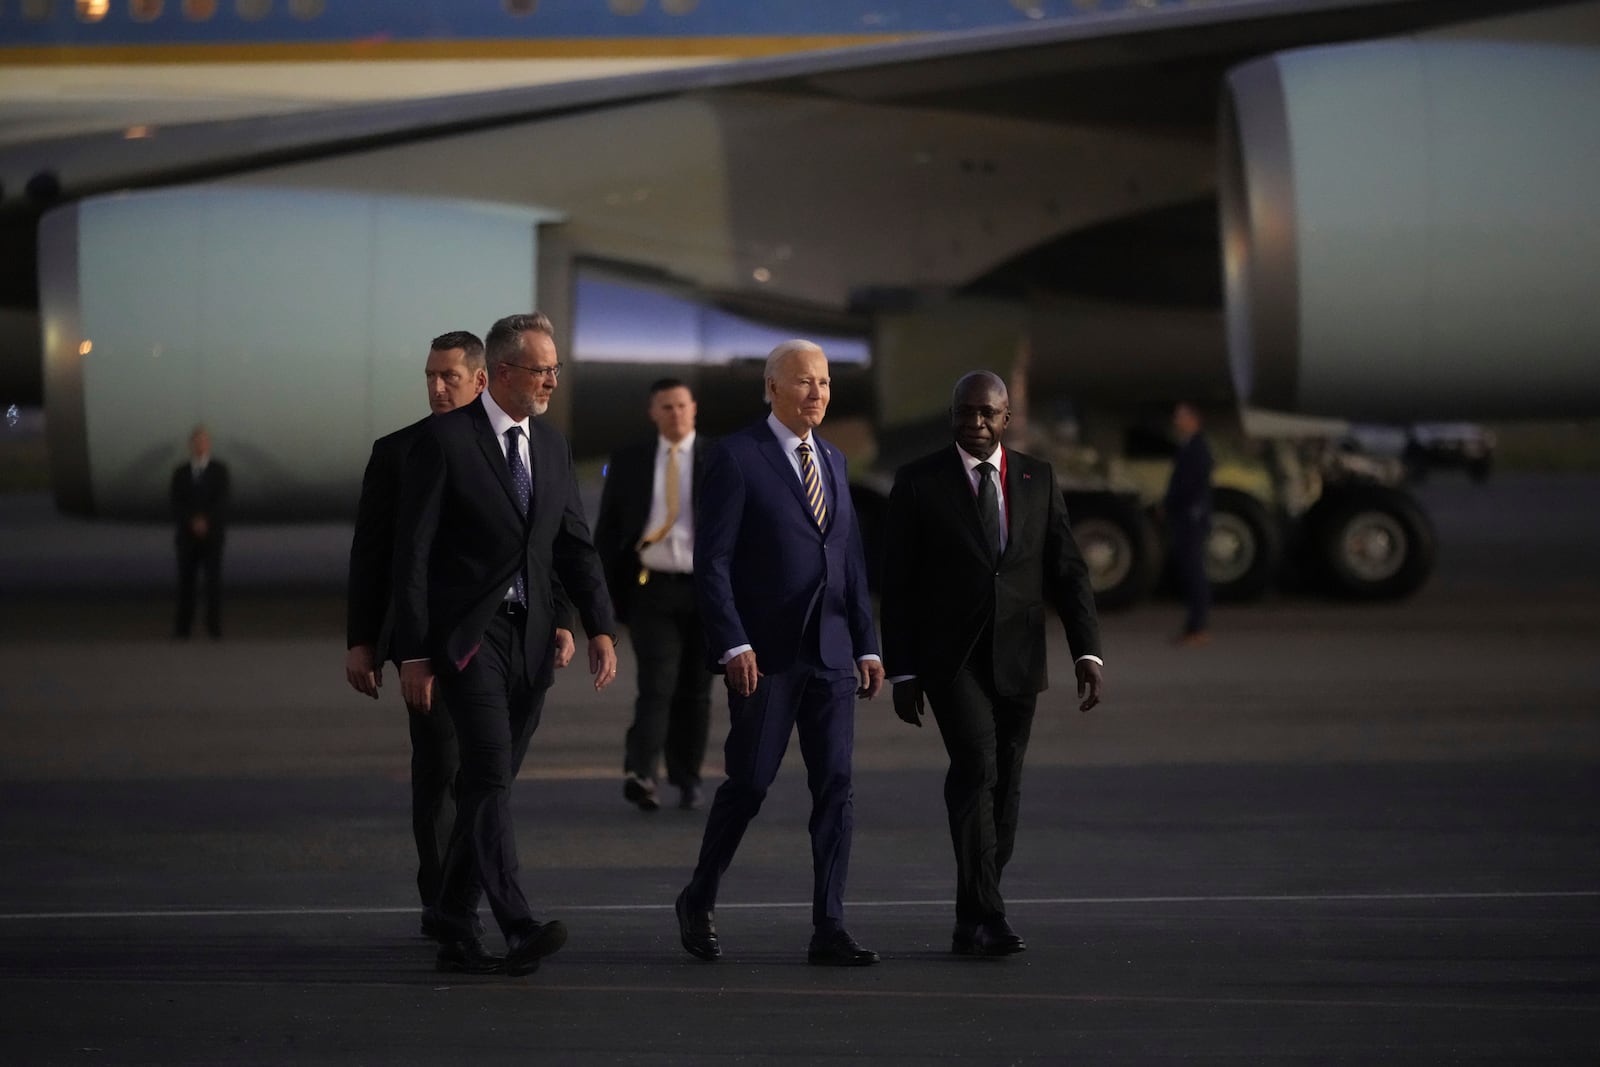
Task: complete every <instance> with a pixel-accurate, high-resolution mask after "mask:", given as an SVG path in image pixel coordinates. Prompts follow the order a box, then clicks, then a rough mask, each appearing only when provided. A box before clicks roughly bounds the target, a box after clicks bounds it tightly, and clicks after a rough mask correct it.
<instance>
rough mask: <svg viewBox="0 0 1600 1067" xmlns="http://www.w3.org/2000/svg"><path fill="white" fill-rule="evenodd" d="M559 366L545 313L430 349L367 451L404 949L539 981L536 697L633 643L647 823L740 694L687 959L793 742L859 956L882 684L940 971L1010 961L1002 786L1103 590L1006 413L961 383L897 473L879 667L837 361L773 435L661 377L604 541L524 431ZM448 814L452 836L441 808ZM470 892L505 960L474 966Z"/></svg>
mask: <svg viewBox="0 0 1600 1067" xmlns="http://www.w3.org/2000/svg"><path fill="white" fill-rule="evenodd" d="M560 372H561V364H560V362H559V360H558V358H557V352H556V345H555V340H554V337H553V330H552V327H551V325H550V322H549V320H548V319H547V318H546V317H545V316H543V315H540V314H537V313H535V314H531V315H516V316H511V317H508V318H505V319H501V320H500V321H498V322H496V323H495V324H494V326H493V327H492V328H491V329H490V331H489V333H488V336H487V338H486V339H485V342H484V343H483V344H479V343H478V341H477V339H476V338H475V337H473V336H472V335H471V334H468V333H465V332H458V333H451V334H444V335H442V336H440V337H439V338H436V339H435V340H434V342H433V344H432V346H431V348H430V351H429V353H428V357H427V381H428V400H429V406H430V409H431V414H430V415H429V416H428V417H427V418H425V419H423V420H421V421H419V422H417V423H414V424H412V425H411V426H408V427H405V428H404V429H402V430H399V431H396V432H395V433H393V434H390V435H388V436H387V437H384V438H381V439H379V440H378V441H377V442H375V444H374V446H373V451H372V458H371V460H370V461H369V463H368V467H367V471H366V475H365V477H364V480H363V486H362V494H361V503H360V507H359V514H358V518H357V523H356V530H355V536H354V539H353V541H352V546H351V564H350V594H349V600H350V603H349V633H348V635H347V636H348V642H347V643H348V646H349V651H348V653H347V657H346V662H345V670H346V677H347V680H348V681H349V683H350V684H351V685H352V686H353V687H354V688H356V689H357V690H358V691H360V692H363V693H365V694H367V695H369V696H373V697H376V696H377V695H378V692H379V687H380V685H381V682H382V664H383V662H385V661H392V662H394V663H395V664H397V665H398V669H399V673H400V680H401V690H402V694H403V696H404V699H405V703H406V706H407V709H408V714H409V716H410V724H411V737H412V743H413V828H414V830H415V836H416V839H417V847H418V854H419V870H418V878H417V884H418V890H419V893H420V895H421V898H422V903H423V913H422V930H423V933H424V934H426V935H427V936H429V937H432V938H433V939H434V940H436V941H438V942H439V950H438V956H437V965H438V967H439V968H440V969H443V970H449V971H465V972H473V973H502V974H510V975H520V974H528V973H531V972H532V971H534V970H536V969H537V968H538V967H539V965H540V961H541V960H542V959H544V958H546V957H548V956H549V955H550V954H551V953H553V952H555V951H557V950H558V949H559V948H561V947H562V945H563V944H564V943H565V941H566V939H567V929H566V927H565V925H564V924H563V923H562V922H561V921H560V920H559V919H551V918H541V917H538V916H536V914H535V911H534V909H533V907H532V906H531V905H530V903H529V901H528V899H527V896H526V894H525V893H524V891H523V888H522V886H521V883H520V880H519V877H518V865H517V856H516V842H515V835H514V832H513V828H512V824H511V809H510V803H509V796H510V790H511V788H512V784H513V782H514V781H515V779H516V775H517V771H518V769H519V768H520V766H521V764H522V760H523V757H524V755H525V754H526V752H527V748H528V744H529V742H530V739H531V738H532V736H533V733H534V731H535V729H536V728H537V726H538V723H539V720H540V717H541V714H542V711H543V706H544V701H545V697H546V693H547V691H548V689H549V687H550V685H551V682H552V680H553V678H554V672H555V671H556V670H557V669H559V668H561V667H564V666H565V665H566V664H567V663H568V662H569V661H570V660H571V659H572V658H573V656H574V654H575V640H574V638H573V632H574V630H575V629H576V628H577V627H578V626H581V627H582V629H583V631H584V634H585V635H586V638H587V663H588V669H589V672H590V675H591V676H592V679H593V682H592V684H593V685H594V686H595V687H596V688H597V689H603V688H604V687H606V686H608V685H609V684H611V682H612V681H613V680H614V679H615V676H616V672H617V653H616V635H617V632H618V626H619V622H626V623H627V624H628V626H629V632H630V635H631V638H632V647H633V650H634V654H635V659H636V662H637V671H638V699H637V701H636V704H635V714H634V720H633V724H632V726H631V727H630V728H629V731H628V737H627V743H626V754H625V758H624V775H625V777H624V783H623V791H624V796H625V798H626V799H627V800H628V801H629V802H630V803H632V804H635V805H637V806H638V807H640V808H641V809H644V810H654V809H655V808H656V807H657V806H659V803H660V799H659V797H658V782H657V776H658V766H659V764H660V762H661V760H662V756H663V754H664V756H665V766H666V778H667V782H668V783H669V784H670V785H672V786H673V787H675V788H676V789H677V793H678V795H677V802H678V804H679V806H680V807H684V808H695V807H698V806H699V805H700V804H701V803H702V799H703V793H702V786H701V781H700V770H701V762H702V760H703V757H704V752H705V747H706V743H707V732H708V722H709V707H710V682H711V679H712V677H713V676H714V675H718V674H720V675H721V676H722V677H723V679H724V683H725V688H726V690H727V694H728V712H729V731H728V736H727V738H726V740H725V743H724V771H725V775H726V777H725V780H724V781H723V782H722V783H721V785H720V786H719V787H718V788H717V790H716V792H715V795H714V797H713V798H712V801H711V804H710V809H709V811H708V813H707V816H706V825H705V830H704V834H703V836H702V841H701V847H700V853H699V856H698V859H697V861H696V863H695V866H694V869H693V872H692V873H691V874H690V876H689V878H688V881H687V884H686V885H685V886H684V888H683V890H682V892H681V893H679V895H678V897H677V900H676V902H675V911H676V917H677V921H678V928H679V936H680V940H681V942H682V944H683V947H684V948H685V950H686V951H688V952H689V953H690V954H692V955H694V956H696V957H698V958H700V959H704V960H715V959H717V958H719V957H720V955H721V945H720V941H719V938H718V935H717V932H716V925H715V906H716V901H717V898H718V895H719V891H720V888H721V883H722V880H723V877H724V875H725V874H726V872H727V871H728V869H729V867H730V865H731V863H732V860H733V858H734V855H735V853H736V852H737V850H738V847H739V844H740V842H741V840H742V839H743V836H744V834H745V832H746V830H747V828H748V827H749V824H750V823H751V821H752V820H753V819H754V818H755V816H756V814H757V813H758V812H759V810H760V808H761V806H762V803H763V801H764V800H765V798H766V794H767V791H768V788H769V787H770V786H771V784H772V782H773V780H774V779H775V777H776V775H777V772H778V768H779V765H780V764H781V762H782V760H783V757H784V753H785V749H786V748H787V746H788V742H789V737H790V735H791V733H797V736H798V739H799V744H800V749H801V755H802V757H803V759H804V762H805V766H806V775H807V784H808V786H809V788H810V792H811V798H812V812H811V819H810V831H811V848H812V860H813V874H814V877H813V886H812V900H813V905H812V915H811V918H812V934H811V940H810V945H809V948H808V951H807V959H808V961H809V962H811V963H814V964H823V965H841V966H862V965H868V964H872V963H876V962H877V961H878V955H877V953H876V952H873V951H872V950H870V949H867V948H865V947H863V946H862V945H861V944H860V943H859V942H858V941H856V939H855V938H854V937H853V936H852V935H851V934H850V933H849V931H848V929H847V928H846V926H845V916H844V910H845V909H844V898H845V884H846V880H847V876H848V870H849V860H850V848H851V839H852V833H853V827H854V821H855V817H854V797H853V789H852V778H851V774H852V767H851V764H852V752H853V742H854V723H855V703H856V700H857V699H858V698H863V697H864V698H866V699H868V700H870V699H872V698H874V697H876V696H877V695H878V693H879V692H880V691H881V689H882V687H883V685H884V684H885V680H886V675H885V670H886V668H887V670H889V671H890V672H893V673H892V674H891V675H889V676H888V681H890V682H892V683H893V685H894V689H893V704H894V710H895V713H896V714H897V715H898V716H899V717H900V718H901V719H903V720H904V721H905V722H907V723H908V724H911V725H914V726H920V725H921V724H922V720H923V717H924V715H925V713H926V711H927V710H931V712H932V717H933V720H934V722H935V723H936V725H937V726H938V728H939V731H940V734H941V736H942V737H943V740H944V744H945V748H946V750H947V752H948V754H949V756H950V769H949V772H948V774H947V776H946V779H945V787H944V795H945V801H946V810H947V813H948V818H949V825H950V833H951V839H952V844H953V847H954V851H955V857H956V906H955V912H956V915H955V918H956V923H955V927H954V931H953V934H952V941H951V948H952V951H954V952H956V953H959V954H962V955H977V956H988V955H1009V954H1012V953H1015V952H1020V951H1022V950H1023V949H1024V948H1025V947H1026V946H1025V942H1024V940H1023V939H1022V937H1021V936H1020V935H1019V934H1018V933H1017V932H1016V930H1015V929H1014V928H1013V927H1012V926H1011V925H1010V922H1009V919H1008V917H1007V915H1006V910H1005V902H1004V898H1003V896H1002V895H1001V893H1000V881H1001V876H1002V874H1003V872H1004V869H1005V866H1006V864H1007V862H1008V861H1009V860H1010V858H1011V856H1012V853H1013V850H1014V845H1015V839H1016V833H1017V822H1018V811H1019V799H1020V783H1021V772H1022V767H1023V761H1024V757H1025V754H1026V751H1027V743H1028V736H1029V730H1030V727H1031V723H1032V719H1033V715H1034V711H1035V707H1036V704H1037V697H1038V694H1039V693H1040V692H1041V691H1043V690H1044V689H1045V688H1046V687H1047V685H1048V677H1047V672H1046V665H1045V659H1046V656H1045V651H1046V641H1045V625H1046V613H1047V611H1048V612H1053V613H1054V614H1055V615H1056V616H1057V617H1058V618H1059V619H1060V621H1061V623H1062V624H1063V625H1064V627H1065V629H1066V634H1067V639H1068V642H1069V645H1070V647H1071V651H1072V655H1073V657H1074V673H1075V676H1076V677H1075V681H1076V684H1077V691H1078V700H1079V707H1080V708H1081V709H1082V710H1084V711H1087V710H1089V709H1090V708H1092V707H1094V706H1095V705H1096V704H1097V703H1098V702H1099V700H1100V698H1101V695H1102V684H1103V683H1102V662H1101V659H1100V646H1099V637H1098V629H1097V623H1096V617H1095V610H1094V602H1093V597H1092V594H1091V591H1090V587H1089V581H1088V575H1087V570H1086V567H1085V566H1084V562H1083V559H1082V556H1081V554H1080V553H1079V551H1078V548H1077V546H1076V544H1075V543H1074V541H1073V538H1072V534H1071V532H1070V529H1069V528H1068V525H1067V516H1066V511H1065V507H1064V505H1063V502H1062V497H1061V494H1060V491H1059V487H1058V485H1057V483H1056V479H1055V475H1054V473H1053V471H1052V470H1051V468H1050V466H1049V465H1048V464H1047V463H1044V462H1043V461H1041V460H1038V459H1035V458H1033V457H1030V456H1027V455H1025V454H1023V453H1020V452H1017V451H1015V450H1012V449H1008V448H1005V447H1003V446H1002V444H1001V438H1002V435H1003V433H1004V430H1005V427H1006V424H1007V423H1008V422H1009V419H1010V413H1009V406H1008V401H1007V396H1006V388H1005V385H1004V383H1003V381H1001V379H999V378H998V377H997V376H995V375H993V374H990V373H988V372H984V371H977V372H973V373H971V374H968V375H965V376H964V377H962V379H961V380H960V381H959V382H957V383H956V386H955V390H954V394H953V398H952V404H951V427H952V435H953V437H954V441H953V443H952V444H951V445H950V446H949V447H946V448H944V449H941V450H940V451H938V452H936V453H934V454H932V455H930V456H927V457H925V458H924V459H922V460H919V461H917V462H914V463H912V464H910V465H908V466H907V467H905V468H903V469H902V470H901V471H900V472H899V474H898V476H897V478H896V481H895V487H894V490H893V492H892V493H891V496H890V503H889V511H888V536H887V543H888V544H891V545H893V546H894V551H893V552H892V553H890V554H889V557H888V559H886V560H885V566H884V572H883V573H884V581H883V587H882V590H881V608H882V615H881V618H882V623H883V635H884V643H883V646H882V647H881V649H880V646H879V644H878V635H877V629H876V627H875V625H874V618H873V609H872V600H871V597H870V594H869V591H868V586H867V566H866V556H865V550H864V547H863V543H862V537H861V531H860V527H859V525H858V523H857V521H856V516H855V514H854V511H853V507H852V503H851V499H850V493H849V490H848V482H847V480H846V469H845V458H844V456H843V455H842V454H841V453H840V452H839V450H838V449H837V448H835V447H834V446H833V445H831V444H830V443H828V442H827V441H825V440H823V439H822V438H821V437H820V436H818V435H817V433H816V432H815V431H816V429H817V427H818V426H820V425H821V423H822V422H823V419H824V417H825V415H826V413H827V408H828V403H829V399H830V397H831V382H830V379H829V374H828V363H827V357H826V355H825V353H824V352H823V350H822V349H821V348H820V347H819V346H817V345H815V344H813V343H811V342H809V341H799V340H797V341H788V342H785V343H783V344H781V345H779V346H778V347H777V348H775V349H774V350H773V351H772V352H771V354H770V355H769V356H768V358H767V361H766V367H765V372H764V376H763V377H764V387H763V388H764V393H765V399H766V402H767V403H768V405H769V406H770V413H769V414H768V416H767V417H766V418H765V419H762V420H760V421H758V422H756V423H755V424H753V425H751V426H748V427H746V428H744V429H743V430H740V431H738V432H736V433H733V434H730V435H728V436H726V437H724V438H722V439H720V440H717V441H714V442H711V441H706V440H703V439H701V438H699V437H698V436H697V435H696V434H695V430H694V423H695V414H696V412H695V404H694V398H693V396H692V393H691V391H690V389H689V388H688V387H687V386H686V385H685V384H683V383H682V382H678V381H676V380H663V381H661V382H658V383H656V384H655V385H654V386H653V387H652V389H651V393H650V397H649V408H648V410H649V414H650V418H651V421H652V422H653V423H654V424H655V427H656V430H657V435H656V439H655V440H654V441H647V442H644V443H642V444H640V445H639V446H637V447H635V448H631V449H626V450H623V451H621V452H619V453H618V454H617V455H616V456H615V457H613V459H612V463H611V464H610V467H609V469H608V473H607V478H606V484H605V488H604V491H603V494H602V499H601V507H600V515H599V519H598V522H597V525H596V527H595V533H594V536H593V537H591V536H590V531H589V527H588V524H587V522H586V521H585V516H584V514H583V508H582V504H581V503H580V501H579V497H578V489H577V480H576V477H575V474H574V467H573V461H572V455H571V450H570V448H569V447H568V444H567V442H566V440H565V439H564V438H563V437H562V435H561V434H560V433H559V432H558V431H556V430H555V429H553V428H552V427H550V426H549V425H547V424H546V423H544V422H542V421H541V420H540V419H539V417H538V416H540V415H542V414H544V412H545V411H546V410H547V409H548V406H549V402H550V397H551V394H552V393H553V392H554V390H555V389H556V388H557V385H558V381H559V377H560ZM452 797H453V800H454V814H453V817H452V815H451V812H450V807H451V803H450V802H451V800H452ZM481 899H487V901H488V903H489V907H490V910H491V913H492V915H493V917H494V920H495V922H496V924H497V926H498V927H499V929H500V931H501V933H502V935H503V937H504V941H505V951H504V953H496V952H491V951H490V950H489V949H488V948H487V947H485V945H484V943H483V940H482V934H483V927H482V925H481V923H480V922H479V920H478V917H477V912H478V906H479V903H480V900H481Z"/></svg>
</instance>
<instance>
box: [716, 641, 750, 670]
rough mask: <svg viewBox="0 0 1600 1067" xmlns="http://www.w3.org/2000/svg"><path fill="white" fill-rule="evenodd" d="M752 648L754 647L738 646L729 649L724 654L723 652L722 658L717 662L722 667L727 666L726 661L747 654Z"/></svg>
mask: <svg viewBox="0 0 1600 1067" xmlns="http://www.w3.org/2000/svg"><path fill="white" fill-rule="evenodd" d="M754 647H755V646H754V645H738V646H736V647H734V648H730V649H728V651H726V652H724V653H723V654H722V658H721V659H719V660H717V662H718V663H720V664H722V665H723V666H727V665H728V661H729V660H730V659H732V658H733V657H735V656H742V655H744V654H745V653H746V652H749V651H750V650H751V649H752V648H754Z"/></svg>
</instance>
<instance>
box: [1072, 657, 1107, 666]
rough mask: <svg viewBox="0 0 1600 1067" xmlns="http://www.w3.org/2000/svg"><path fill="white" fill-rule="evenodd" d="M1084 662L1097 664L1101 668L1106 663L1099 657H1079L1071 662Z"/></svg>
mask: <svg viewBox="0 0 1600 1067" xmlns="http://www.w3.org/2000/svg"><path fill="white" fill-rule="evenodd" d="M1084 660H1088V661H1089V662H1090V663H1098V664H1100V666H1102V667H1104V666H1105V665H1106V661H1105V660H1103V659H1101V658H1100V657H1099V656H1079V657H1078V658H1077V659H1075V660H1073V661H1072V662H1073V663H1082V662H1083V661H1084Z"/></svg>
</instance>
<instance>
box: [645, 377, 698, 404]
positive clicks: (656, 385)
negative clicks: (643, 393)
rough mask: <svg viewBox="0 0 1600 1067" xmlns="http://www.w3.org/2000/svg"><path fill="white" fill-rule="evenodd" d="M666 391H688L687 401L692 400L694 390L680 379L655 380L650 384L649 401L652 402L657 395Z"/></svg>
mask: <svg viewBox="0 0 1600 1067" xmlns="http://www.w3.org/2000/svg"><path fill="white" fill-rule="evenodd" d="M668 389H688V390H689V399H690V400H693V399H694V390H693V389H692V388H690V387H689V383H688V382H686V381H684V380H683V379H682V378H657V379H656V380H655V381H653V382H651V383H650V399H651V400H654V399H655V398H656V394H657V393H664V392H666V391H667V390H668Z"/></svg>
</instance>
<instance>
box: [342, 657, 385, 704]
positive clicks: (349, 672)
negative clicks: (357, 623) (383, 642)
mask: <svg viewBox="0 0 1600 1067" xmlns="http://www.w3.org/2000/svg"><path fill="white" fill-rule="evenodd" d="M344 680H345V681H347V682H349V683H350V688H351V689H354V690H355V691H356V692H358V693H365V694H366V695H367V696H369V697H371V698H372V699H373V700H377V699H378V690H379V689H382V688H383V665H382V664H380V663H379V662H378V650H377V649H376V648H374V647H373V646H372V645H352V646H350V651H348V652H346V653H345V654H344Z"/></svg>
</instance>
